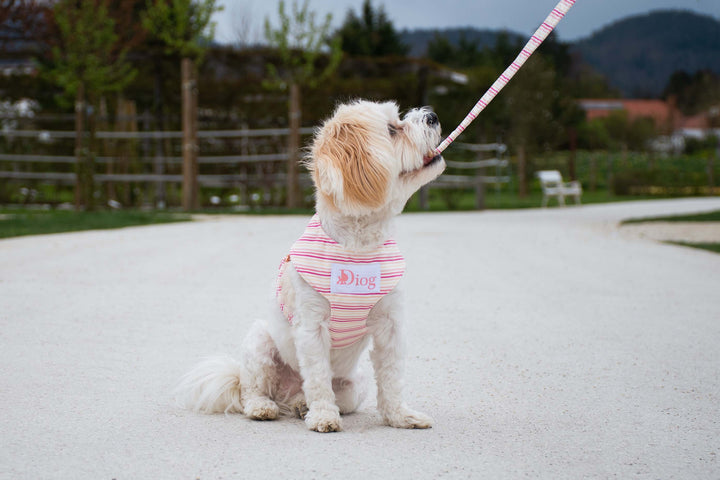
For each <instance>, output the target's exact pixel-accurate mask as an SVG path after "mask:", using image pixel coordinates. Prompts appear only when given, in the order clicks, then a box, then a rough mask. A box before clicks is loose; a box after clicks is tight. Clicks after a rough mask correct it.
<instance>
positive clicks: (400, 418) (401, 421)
mask: <svg viewBox="0 0 720 480" xmlns="http://www.w3.org/2000/svg"><path fill="white" fill-rule="evenodd" d="M383 418H384V419H385V422H386V423H387V424H388V425H390V426H391V427H395V428H432V425H433V419H432V418H430V417H429V416H427V415H425V414H424V413H420V412H416V411H415V410H411V409H409V408H407V407H404V406H403V407H401V408H398V409H396V410H393V411H391V412H386V413H385V414H384V415H383Z"/></svg>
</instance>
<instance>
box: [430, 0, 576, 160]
mask: <svg viewBox="0 0 720 480" xmlns="http://www.w3.org/2000/svg"><path fill="white" fill-rule="evenodd" d="M575 1H576V0H560V2H559V3H558V4H557V5H555V8H553V10H552V12H550V15H548V16H547V18H546V19H545V21H544V22H543V23H542V25H540V27H539V28H538V29H537V30H536V31H535V34H534V35H533V36H532V37H530V40H528V42H527V43H526V44H525V47H524V48H523V49H522V51H521V52H520V54H519V55H518V56H517V57H516V58H515V60H514V61H513V62H512V63H511V64H510V66H509V67H507V68H506V69H505V71H504V72H503V73H502V75H500V77H499V78H498V79H497V80H495V83H493V84H492V86H491V87H490V88H489V89H488V90H487V92H485V95H483V96H482V97H481V98H480V100H479V101H478V102H477V103H476V104H475V106H474V107H473V109H472V110H471V111H470V113H468V114H467V116H466V117H465V119H464V120H463V121H462V122H461V123H460V125H458V126H457V128H456V129H455V130H453V132H452V133H451V134H450V135H448V136H447V138H446V139H445V140H443V141H442V143H441V144H440V145H438V146H437V148H435V153H437V154H438V155H440V154H441V153H442V152H443V150H445V149H446V148H447V147H448V146H449V145H450V144H451V143H452V142H454V141H455V139H456V138H457V137H458V136H459V135H460V134H461V133H462V132H463V131H465V129H466V128H467V126H468V125H470V124H471V123H472V121H473V120H475V118H476V117H477V116H478V114H479V113H480V112H482V111H483V109H484V108H485V107H487V106H488V104H489V103H490V102H491V101H492V99H493V98H495V95H497V94H498V93H500V90H502V89H503V87H504V86H505V85H507V83H508V82H509V81H510V79H511V78H512V77H513V75H515V73H517V71H518V70H520V67H522V66H523V64H524V63H525V61H526V60H527V59H528V58H530V55H532V54H533V52H535V50H536V49H537V48H538V47H539V46H540V44H541V43H542V42H543V41H544V40H545V39H546V38H547V36H548V35H550V32H552V31H553V29H554V28H555V26H556V25H557V24H558V23H559V22H560V20H562V18H563V17H564V16H565V14H566V13H567V12H568V10H570V8H571V7H572V6H573V5H574V4H575Z"/></svg>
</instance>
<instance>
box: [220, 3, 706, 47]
mask: <svg viewBox="0 0 720 480" xmlns="http://www.w3.org/2000/svg"><path fill="white" fill-rule="evenodd" d="M298 2H299V3H302V0H298ZM219 3H220V4H222V5H224V6H225V9H224V11H223V12H221V13H219V14H217V15H216V17H215V20H216V22H217V31H216V36H215V38H216V40H217V41H219V42H222V43H234V42H236V41H237V40H238V38H239V39H240V40H244V41H246V42H250V43H254V42H257V41H261V40H262V25H263V22H264V20H265V18H266V17H270V19H271V21H273V20H274V19H276V18H277V16H278V14H277V5H278V0H219ZM285 3H286V5H288V6H289V5H291V4H292V0H286V2H285ZM362 3H363V0H310V8H311V10H314V11H315V12H317V13H318V15H319V16H324V15H325V14H327V13H331V14H332V15H333V23H334V24H335V26H339V25H340V24H341V23H342V21H343V19H344V18H345V15H346V13H347V11H348V10H349V9H353V10H355V12H359V11H360V8H361V7H362ZM556 3H557V0H495V1H493V0H394V1H393V0H385V1H382V0H373V1H372V4H373V6H375V7H378V6H380V5H383V6H384V8H385V11H386V12H387V14H388V17H389V18H390V20H391V21H392V22H393V24H394V25H395V27H396V28H397V29H404V28H409V29H412V28H446V27H465V26H470V27H476V28H491V29H509V30H512V31H515V32H518V33H521V34H522V33H524V34H527V35H530V34H532V33H533V32H534V31H535V29H536V28H537V27H538V25H539V24H540V23H541V22H542V21H543V20H544V19H545V17H546V16H547V14H548V13H549V12H550V10H552V8H553V7H554V6H555V4H556ZM663 9H685V10H692V11H695V12H698V13H704V14H707V15H711V16H712V17H714V18H716V19H720V0H577V2H576V4H575V6H574V7H573V8H572V10H570V13H569V14H568V16H567V17H566V18H565V19H564V20H563V21H562V22H561V23H560V25H559V26H558V27H557V33H558V36H559V37H560V39H562V40H576V39H578V38H582V37H585V36H587V35H589V34H591V33H592V32H593V31H595V30H598V29H600V28H602V27H603V26H605V25H607V24H609V23H612V22H613V21H615V20H618V19H621V18H624V17H627V16H630V15H636V14H642V13H647V12H650V11H654V10H663ZM238 32H244V33H240V34H239V36H238Z"/></svg>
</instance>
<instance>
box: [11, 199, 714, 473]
mask: <svg viewBox="0 0 720 480" xmlns="http://www.w3.org/2000/svg"><path fill="white" fill-rule="evenodd" d="M718 208H720V198H708V199H689V200H670V201H655V202H631V203H622V204H609V205H591V206H581V207H568V208H565V209H557V208H556V209H546V210H524V211H490V212H479V213H447V214H407V215H404V216H401V217H400V219H399V220H398V235H397V238H398V243H399V244H400V245H401V248H403V251H404V253H405V255H406V258H407V262H408V269H407V279H406V291H407V295H406V297H407V298H406V300H407V304H408V308H407V317H408V332H409V344H408V351H409V352H408V353H409V354H408V366H407V370H408V375H407V377H408V379H407V388H406V391H407V392H406V393H407V399H408V403H409V404H410V405H411V406H413V407H415V408H417V409H419V410H422V411H424V412H426V413H428V414H430V415H432V416H433V417H434V418H435V427H434V428H433V429H431V430H427V431H403V430H395V429H391V428H387V427H384V426H382V425H381V420H380V417H379V416H378V415H377V413H376V411H375V408H374V399H373V398H372V397H371V398H370V399H369V400H368V401H367V402H366V404H365V405H364V407H363V408H361V410H360V411H359V412H358V413H356V414H353V415H349V416H347V417H345V418H344V427H345V431H344V432H340V433H337V434H327V435H321V434H317V433H314V432H309V431H307V430H306V429H305V427H304V425H303V423H302V422H301V421H299V420H296V419H282V420H280V421H276V422H253V421H250V420H247V419H245V418H244V417H243V416H240V415H232V416H225V415H212V416H205V415H197V414H193V413H188V412H185V411H182V410H178V409H177V408H175V407H174V406H172V403H171V395H170V390H171V388H172V386H173V384H174V382H175V381H176V380H177V379H178V377H179V376H180V375H182V374H183V373H184V372H185V371H187V369H188V368H189V367H190V366H192V364H194V363H195V362H196V361H197V360H198V359H199V358H200V357H202V356H204V355H207V354H213V353H230V354H234V353H236V352H237V347H238V344H239V342H240V340H241V338H242V336H243V334H244V332H245V331H246V330H247V328H248V325H249V324H250V323H251V321H252V319H253V318H255V317H256V316H261V315H263V314H264V312H266V311H267V308H268V306H269V305H271V304H272V298H271V297H272V282H273V277H274V275H275V272H276V268H277V264H278V262H279V260H280V258H281V257H282V256H283V255H284V254H285V253H286V251H287V249H288V247H289V245H290V244H291V242H292V241H293V240H294V239H295V238H296V237H297V235H298V234H299V233H300V232H301V231H302V229H303V227H304V225H305V223H306V221H307V219H306V218H303V217H258V216H247V217H243V216H239V217H233V218H225V219H222V220H219V221H210V222H194V223H181V224H172V225H162V226H153V227H141V228H127V229H122V230H114V231H96V232H84V233H73V234H60V235H51V236H37V237H23V238H17V239H8V240H1V241H0V365H1V366H2V367H1V368H2V375H1V376H0V405H1V406H2V415H0V432H2V434H0V479H3V480H4V479H33V480H34V479H69V478H72V479H93V480H94V479H108V480H109V479H111V478H117V479H195V478H200V479H219V478H240V479H255V478H257V479H260V478H277V479H286V478H287V479H290V478H331V477H334V478H342V479H368V478H380V479H424V478H497V479H512V478H528V477H529V478H547V479H565V478H567V479H577V478H622V479H626V478H648V479H656V478H663V479H670V478H678V479H691V478H692V479H708V478H720V462H719V460H718V457H719V456H720V255H716V254H712V253H709V252H705V251H702V250H696V249H691V248H683V247H677V246H672V245H666V244H661V243H657V242H652V241H648V240H647V239H643V238H639V237H637V236H635V235H629V234H625V233H621V232H620V230H619V229H618V227H617V224H618V222H619V221H620V220H621V219H624V218H634V217H639V216H657V215H668V214H675V213H689V212H700V211H707V210H713V209H718Z"/></svg>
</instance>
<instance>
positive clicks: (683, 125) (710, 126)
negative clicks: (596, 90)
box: [579, 98, 720, 152]
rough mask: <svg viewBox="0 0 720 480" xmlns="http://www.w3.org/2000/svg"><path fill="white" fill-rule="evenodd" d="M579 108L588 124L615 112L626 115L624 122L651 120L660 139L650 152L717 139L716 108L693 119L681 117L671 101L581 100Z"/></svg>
mask: <svg viewBox="0 0 720 480" xmlns="http://www.w3.org/2000/svg"><path fill="white" fill-rule="evenodd" d="M579 104H580V106H581V107H582V108H583V110H585V113H586V115H587V119H588V120H592V119H595V118H604V117H607V116H609V115H610V114H611V113H613V112H616V111H625V112H627V115H628V118H629V119H631V120H635V119H638V118H651V119H652V120H653V121H654V123H655V127H656V128H657V129H658V133H660V136H659V137H658V138H656V139H655V140H653V141H652V142H651V146H652V148H653V149H654V150H657V151H661V152H670V151H676V152H677V151H682V150H683V149H684V146H685V139H686V138H705V137H707V136H709V135H716V136H718V137H720V105H718V106H715V107H713V108H711V109H709V110H708V111H706V112H702V113H700V114H697V115H692V116H685V115H683V113H682V112H681V111H680V110H679V109H678V108H677V106H676V105H675V102H674V101H673V99H672V98H671V99H670V100H668V101H665V100H638V99H581V100H579Z"/></svg>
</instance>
